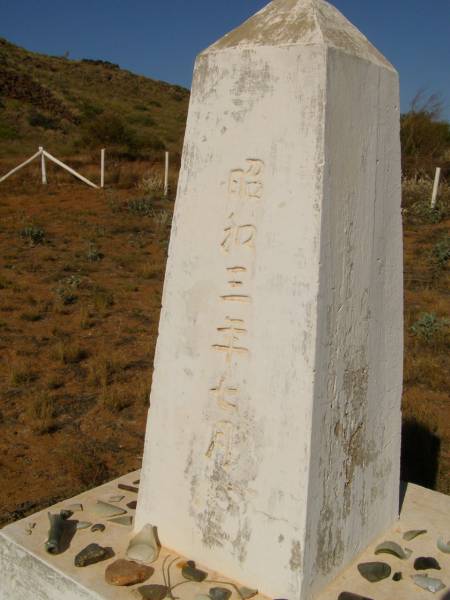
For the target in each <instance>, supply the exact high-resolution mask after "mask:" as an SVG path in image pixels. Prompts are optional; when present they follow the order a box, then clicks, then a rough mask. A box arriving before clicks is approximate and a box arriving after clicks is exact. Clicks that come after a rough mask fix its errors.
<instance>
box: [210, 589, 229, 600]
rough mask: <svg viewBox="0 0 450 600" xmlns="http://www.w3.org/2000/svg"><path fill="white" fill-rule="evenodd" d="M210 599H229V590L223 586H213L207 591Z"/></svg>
mask: <svg viewBox="0 0 450 600" xmlns="http://www.w3.org/2000/svg"><path fill="white" fill-rule="evenodd" d="M208 595H209V597H210V598H211V600H229V598H230V596H231V590H228V589H227V588H223V587H213V588H211V589H210V590H209V592H208Z"/></svg>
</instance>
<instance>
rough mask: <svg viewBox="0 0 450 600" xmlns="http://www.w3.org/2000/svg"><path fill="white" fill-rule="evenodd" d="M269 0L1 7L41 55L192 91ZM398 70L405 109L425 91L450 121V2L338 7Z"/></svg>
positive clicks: (390, 0)
mask: <svg viewBox="0 0 450 600" xmlns="http://www.w3.org/2000/svg"><path fill="white" fill-rule="evenodd" d="M266 3H267V0H225V1H221V0H209V1H206V0H170V2H167V1H161V0H76V1H75V2H65V1H61V0H39V2H36V0H0V14H1V15H2V16H1V19H0V36H2V37H5V38H7V39H8V40H10V41H12V42H13V43H16V44H19V45H20V46H24V47H25V48H27V49H29V50H33V51H35V52H42V53H45V54H53V55H62V54H64V53H65V52H67V51H68V52H70V57H71V58H76V59H78V58H98V59H102V60H109V61H111V62H114V63H118V64H120V66H121V67H123V68H126V69H129V70H131V71H133V72H135V73H141V74H143V75H147V76H149V77H153V78H156V79H162V80H165V81H169V82H171V83H178V84H180V85H183V86H186V87H190V83H191V77H192V68H193V63H194V58H195V56H196V54H197V53H198V52H200V51H201V50H203V49H204V48H206V47H207V46H208V45H209V44H211V43H212V42H214V41H215V40H217V39H218V38H220V37H222V36H223V35H224V34H225V33H226V32H228V31H229V30H230V29H233V28H234V27H236V26H237V25H239V24H240V23H241V22H242V21H243V20H245V19H246V18H248V17H249V16H250V15H252V14H253V13H255V12H256V11H257V10H259V9H260V8H262V7H263V6H264V5H265V4H266ZM333 3H334V4H335V6H336V7H337V8H338V9H339V10H341V11H342V12H343V13H344V15H345V16H346V17H347V18H349V19H350V20H351V21H352V22H353V23H354V24H355V25H356V26H357V27H358V28H359V29H360V30H361V31H362V32H363V33H364V34H365V35H366V36H367V37H368V38H369V39H370V41H371V42H372V43H373V44H374V45H375V46H377V47H378V49H379V50H380V51H381V52H382V53H383V54H384V55H385V56H386V57H387V58H388V59H389V60H390V61H391V62H392V63H393V64H394V65H395V66H396V67H397V69H398V70H399V72H400V77H401V86H402V87H401V91H402V110H403V111H404V110H407V109H408V107H409V105H410V102H411V99H412V98H413V97H414V95H415V94H416V92H417V91H418V90H419V89H420V88H426V89H427V90H429V92H430V93H431V92H439V93H441V94H442V96H443V99H444V101H445V105H446V110H445V114H444V116H445V118H447V119H449V120H450V0H431V2H425V1H424V0H334V1H333Z"/></svg>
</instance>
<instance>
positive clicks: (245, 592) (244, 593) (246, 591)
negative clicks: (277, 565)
mask: <svg viewBox="0 0 450 600" xmlns="http://www.w3.org/2000/svg"><path fill="white" fill-rule="evenodd" d="M257 593H258V590H253V589H252V588H248V587H241V588H239V594H240V595H241V598H243V600H249V599H250V598H253V596H256V594H257Z"/></svg>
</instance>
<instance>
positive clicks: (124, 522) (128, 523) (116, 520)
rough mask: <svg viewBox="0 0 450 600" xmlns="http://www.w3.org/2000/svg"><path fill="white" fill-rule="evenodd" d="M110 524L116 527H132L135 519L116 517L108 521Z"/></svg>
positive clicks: (128, 516)
mask: <svg viewBox="0 0 450 600" xmlns="http://www.w3.org/2000/svg"><path fill="white" fill-rule="evenodd" d="M108 522H109V523H115V524H116V525H123V526H124V527H130V526H131V525H133V517H132V516H131V515H125V516H124V517H115V518H114V519H108Z"/></svg>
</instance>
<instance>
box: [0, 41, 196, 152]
mask: <svg viewBox="0 0 450 600" xmlns="http://www.w3.org/2000/svg"><path fill="white" fill-rule="evenodd" d="M188 102H189V91H188V90H187V89H185V88H182V87H180V86H176V85H170V84H168V83H164V82H162V81H156V80H153V79H148V78H146V77H143V76H140V75H135V74H133V73H130V72H129V71H125V70H123V69H121V68H120V67H119V66H118V65H114V64H112V63H108V62H105V61H94V60H88V59H83V60H80V61H75V60H68V59H67V58H63V57H52V56H45V55H43V54H37V53H33V52H29V51H27V50H25V49H23V48H20V47H18V46H15V45H14V44H11V43H9V42H8V41H7V40H5V39H3V38H0V158H1V157H6V156H9V155H11V154H18V155H19V154H20V155H26V154H27V153H31V152H33V151H34V150H35V149H36V146H38V145H46V146H48V147H49V148H51V149H52V150H53V151H56V152H60V153H63V154H70V153H73V152H79V151H80V150H83V149H87V148H91V147H92V148H98V147H99V146H101V145H106V146H108V147H109V148H111V147H112V146H113V147H115V148H116V149H117V151H118V152H123V153H125V154H128V155H130V156H132V157H133V156H139V155H143V154H148V152H149V151H151V150H154V151H155V150H162V149H163V148H166V149H168V150H171V151H172V152H175V153H179V152H180V151H181V145H182V140H183V135H184V128H185V122H186V115H187V108H188Z"/></svg>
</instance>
